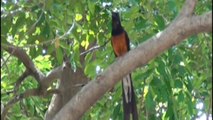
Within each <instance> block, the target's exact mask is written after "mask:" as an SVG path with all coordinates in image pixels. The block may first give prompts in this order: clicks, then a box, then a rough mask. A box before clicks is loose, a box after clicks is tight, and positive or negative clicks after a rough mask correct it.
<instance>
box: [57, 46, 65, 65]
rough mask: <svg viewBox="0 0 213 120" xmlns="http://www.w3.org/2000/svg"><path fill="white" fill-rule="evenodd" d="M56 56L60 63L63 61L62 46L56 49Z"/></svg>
mask: <svg viewBox="0 0 213 120" xmlns="http://www.w3.org/2000/svg"><path fill="white" fill-rule="evenodd" d="M56 58H57V61H58V63H59V64H62V63H63V52H62V49H61V48H60V47H59V48H57V49H56Z"/></svg>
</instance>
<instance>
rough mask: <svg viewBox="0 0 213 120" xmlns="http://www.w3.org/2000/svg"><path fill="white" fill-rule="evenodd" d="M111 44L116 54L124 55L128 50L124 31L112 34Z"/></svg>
mask: <svg viewBox="0 0 213 120" xmlns="http://www.w3.org/2000/svg"><path fill="white" fill-rule="evenodd" d="M112 46H113V49H114V52H115V54H116V55H117V56H122V55H124V54H125V53H126V52H127V51H128V49H127V43H126V36H125V33H122V34H120V35H116V36H113V37H112Z"/></svg>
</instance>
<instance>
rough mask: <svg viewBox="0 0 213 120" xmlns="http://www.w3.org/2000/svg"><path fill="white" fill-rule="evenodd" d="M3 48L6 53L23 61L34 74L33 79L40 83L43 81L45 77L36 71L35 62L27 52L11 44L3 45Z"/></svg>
mask: <svg viewBox="0 0 213 120" xmlns="http://www.w3.org/2000/svg"><path fill="white" fill-rule="evenodd" d="M1 46H2V48H3V49H4V50H5V51H7V52H8V53H10V54H11V55H13V56H15V57H17V58H18V59H19V60H21V61H22V62H23V64H24V66H25V67H26V69H28V70H29V72H30V73H32V75H33V77H34V78H35V79H36V80H37V81H38V82H39V83H40V81H41V79H43V78H44V75H43V74H42V73H41V72H40V71H39V70H37V69H36V67H35V65H34V63H33V61H32V60H31V59H30V57H29V56H28V55H27V54H26V52H25V51H24V50H23V49H21V48H19V47H16V46H13V45H11V44H10V45H5V44H2V45H1Z"/></svg>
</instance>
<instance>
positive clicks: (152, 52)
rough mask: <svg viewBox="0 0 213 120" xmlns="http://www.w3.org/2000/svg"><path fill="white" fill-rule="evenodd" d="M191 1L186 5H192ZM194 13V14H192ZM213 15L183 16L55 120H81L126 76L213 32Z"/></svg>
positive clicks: (122, 61)
mask: <svg viewBox="0 0 213 120" xmlns="http://www.w3.org/2000/svg"><path fill="white" fill-rule="evenodd" d="M191 2H193V0H189V1H188V2H186V3H191ZM188 13H190V12H188ZM211 26H212V12H209V13H206V14H204V15H202V16H188V14H182V15H181V17H180V16H179V18H178V19H176V20H175V21H174V22H173V23H172V24H171V25H170V26H169V27H168V28H167V29H165V30H164V31H163V32H160V33H158V34H157V35H156V36H153V37H152V38H150V39H149V40H147V41H145V42H144V43H142V44H140V45H139V46H138V47H137V48H136V49H133V50H131V51H130V52H128V53H127V54H126V55H125V56H123V57H121V58H119V59H118V60H117V61H116V62H115V63H113V64H112V65H111V66H109V67H108V68H107V69H106V70H105V71H104V72H103V73H102V74H101V75H99V76H97V77H96V79H95V80H93V81H91V82H89V83H88V84H87V85H86V86H85V87H83V88H82V90H81V91H79V92H78V93H77V94H76V95H75V96H74V97H73V98H72V99H71V100H70V101H69V102H68V103H67V104H66V105H65V106H64V107H63V108H62V109H61V111H60V112H59V113H58V114H57V115H56V116H55V118H54V120H61V119H62V118H63V120H78V119H80V117H81V116H82V115H83V114H84V113H85V112H86V111H87V110H88V109H89V108H90V107H91V106H92V105H93V104H95V102H96V101H97V100H98V99H100V98H101V97H102V96H103V95H104V93H106V92H107V91H108V90H109V89H110V88H112V87H113V86H114V85H115V84H116V83H117V82H118V81H119V80H121V79H122V77H123V76H125V75H127V74H128V73H130V72H131V71H133V70H134V69H136V68H137V67H140V66H143V65H145V64H147V63H148V62H149V61H150V60H151V59H154V58H155V57H157V56H158V55H160V54H161V53H163V52H164V51H165V50H167V49H169V48H171V47H172V46H174V45H176V44H178V43H180V42H181V41H183V40H184V39H185V38H187V37H189V36H191V35H194V34H198V33H202V32H211V31H212V27H211Z"/></svg>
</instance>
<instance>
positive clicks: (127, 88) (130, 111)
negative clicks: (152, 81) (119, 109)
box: [122, 74, 138, 120]
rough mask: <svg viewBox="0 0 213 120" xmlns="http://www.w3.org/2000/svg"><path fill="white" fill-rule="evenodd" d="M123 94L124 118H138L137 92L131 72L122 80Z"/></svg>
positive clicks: (127, 119)
mask: <svg viewBox="0 0 213 120" xmlns="http://www.w3.org/2000/svg"><path fill="white" fill-rule="evenodd" d="M122 96H123V110H124V120H130V117H131V116H132V120H138V112H137V106H136V101H135V92H134V87H133V84H132V78H131V74H128V75H127V76H126V77H125V78H123V81H122Z"/></svg>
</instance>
